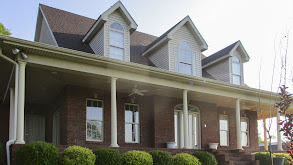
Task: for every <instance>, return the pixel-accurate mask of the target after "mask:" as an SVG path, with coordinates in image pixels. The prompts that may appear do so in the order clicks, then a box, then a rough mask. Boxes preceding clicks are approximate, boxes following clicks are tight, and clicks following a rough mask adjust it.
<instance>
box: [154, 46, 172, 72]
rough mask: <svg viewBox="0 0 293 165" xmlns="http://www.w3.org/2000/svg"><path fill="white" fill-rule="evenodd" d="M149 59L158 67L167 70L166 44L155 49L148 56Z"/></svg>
mask: <svg viewBox="0 0 293 165" xmlns="http://www.w3.org/2000/svg"><path fill="white" fill-rule="evenodd" d="M149 59H150V60H151V61H152V62H153V63H154V64H155V65H156V66H157V67H158V68H162V69H167V70H169V59H168V44H167V43H166V44H165V45H163V46H162V47H161V48H159V49H158V50H156V51H155V52H154V53H152V54H151V55H150V56H149Z"/></svg>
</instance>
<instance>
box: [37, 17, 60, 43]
mask: <svg viewBox="0 0 293 165" xmlns="http://www.w3.org/2000/svg"><path fill="white" fill-rule="evenodd" d="M39 42H41V43H45V44H49V45H54V46H58V45H57V44H56V40H55V38H54V36H53V34H52V32H51V31H50V27H49V25H48V24H47V22H46V20H45V19H42V27H41V31H40V39H39Z"/></svg>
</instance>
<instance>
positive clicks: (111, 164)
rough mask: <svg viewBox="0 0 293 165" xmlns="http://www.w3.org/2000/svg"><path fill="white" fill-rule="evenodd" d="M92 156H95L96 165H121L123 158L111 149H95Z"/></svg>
mask: <svg viewBox="0 0 293 165" xmlns="http://www.w3.org/2000/svg"><path fill="white" fill-rule="evenodd" d="M93 152H94V154H95V155H96V164H97V165H103V164H107V165H122V163H123V156H122V154H121V153H120V152H119V151H117V150H115V149H112V148H99V149H95V150H94V151H93Z"/></svg>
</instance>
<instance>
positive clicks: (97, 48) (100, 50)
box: [89, 27, 104, 56]
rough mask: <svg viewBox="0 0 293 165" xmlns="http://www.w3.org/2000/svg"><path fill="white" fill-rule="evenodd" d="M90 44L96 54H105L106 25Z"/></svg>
mask: <svg viewBox="0 0 293 165" xmlns="http://www.w3.org/2000/svg"><path fill="white" fill-rule="evenodd" d="M89 45H90V47H91V48H92V50H93V51H94V52H95V54H97V55H100V56H104V27H103V28H102V29H101V30H100V31H99V32H98V33H97V35H96V36H95V37H94V38H93V39H92V40H91V42H90V43H89Z"/></svg>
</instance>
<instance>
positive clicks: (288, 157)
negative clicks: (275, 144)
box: [274, 153, 291, 165]
mask: <svg viewBox="0 0 293 165" xmlns="http://www.w3.org/2000/svg"><path fill="white" fill-rule="evenodd" d="M274 156H275V157H285V160H284V164H283V165H290V164H291V163H290V161H289V160H288V159H291V157H290V156H289V154H287V153H274Z"/></svg>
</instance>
